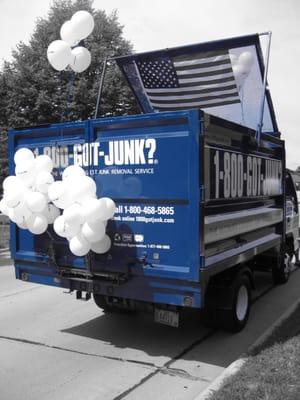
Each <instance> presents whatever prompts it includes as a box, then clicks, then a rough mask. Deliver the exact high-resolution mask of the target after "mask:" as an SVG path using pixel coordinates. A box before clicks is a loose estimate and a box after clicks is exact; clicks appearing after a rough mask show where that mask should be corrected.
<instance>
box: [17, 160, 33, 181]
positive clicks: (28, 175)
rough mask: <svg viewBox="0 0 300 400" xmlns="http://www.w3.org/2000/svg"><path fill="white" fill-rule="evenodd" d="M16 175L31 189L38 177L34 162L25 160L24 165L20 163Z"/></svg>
mask: <svg viewBox="0 0 300 400" xmlns="http://www.w3.org/2000/svg"><path fill="white" fill-rule="evenodd" d="M15 173H16V176H17V177H18V178H19V179H20V180H21V182H22V183H23V184H24V185H25V186H27V187H31V186H32V185H33V183H34V181H35V176H36V169H35V163H34V160H24V161H23V162H22V163H18V164H17V165H16V169H15Z"/></svg>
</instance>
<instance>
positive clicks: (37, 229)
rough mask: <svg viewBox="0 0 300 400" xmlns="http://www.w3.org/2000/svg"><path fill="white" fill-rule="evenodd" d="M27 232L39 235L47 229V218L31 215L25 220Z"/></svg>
mask: <svg viewBox="0 0 300 400" xmlns="http://www.w3.org/2000/svg"><path fill="white" fill-rule="evenodd" d="M27 226H28V230H29V231H30V232H31V233H33V234H34V235H41V234H42V233H44V232H46V230H47V227H48V222H47V218H46V217H45V216H44V215H42V214H32V216H31V217H30V218H29V219H28V220H27Z"/></svg>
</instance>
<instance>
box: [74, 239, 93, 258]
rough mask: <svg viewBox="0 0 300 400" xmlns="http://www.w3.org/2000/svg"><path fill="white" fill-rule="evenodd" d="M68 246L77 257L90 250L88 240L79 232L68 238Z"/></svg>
mask: <svg viewBox="0 0 300 400" xmlns="http://www.w3.org/2000/svg"><path fill="white" fill-rule="evenodd" d="M69 247H70V250H71V252H72V253H73V254H74V255H75V256H78V257H82V256H85V255H86V254H87V253H88V252H89V251H90V244H89V242H88V241H87V240H86V239H85V238H84V237H83V236H82V235H80V234H79V235H76V236H74V237H73V238H72V239H71V240H70V245H69Z"/></svg>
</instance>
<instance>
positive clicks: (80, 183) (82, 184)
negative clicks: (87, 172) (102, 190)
mask: <svg viewBox="0 0 300 400" xmlns="http://www.w3.org/2000/svg"><path fill="white" fill-rule="evenodd" d="M67 184H68V187H69V190H70V193H71V197H72V199H73V200H74V201H76V202H78V203H83V202H84V201H85V199H87V198H89V197H95V196H96V191H97V187H96V183H95V181H94V180H93V179H92V178H90V177H89V176H78V177H76V178H71V177H70V179H68V180H67Z"/></svg>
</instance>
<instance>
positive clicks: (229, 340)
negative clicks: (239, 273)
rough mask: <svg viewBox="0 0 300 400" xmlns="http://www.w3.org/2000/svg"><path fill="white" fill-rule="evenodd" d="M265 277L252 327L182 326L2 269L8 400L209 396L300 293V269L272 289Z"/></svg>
mask: <svg viewBox="0 0 300 400" xmlns="http://www.w3.org/2000/svg"><path fill="white" fill-rule="evenodd" d="M270 286H271V279H270V277H269V276H267V277H266V276H260V277H259V279H258V289H257V291H256V296H257V295H259V294H260V293H263V292H264V291H266V290H267V293H266V294H264V296H263V297H260V298H259V299H258V300H257V301H256V302H255V303H254V304H253V307H252V312H251V316H250V320H249V323H248V325H247V327H246V329H245V330H244V331H243V332H241V333H239V334H237V335H231V334H228V333H226V332H223V331H216V332H213V331H211V330H209V329H208V328H206V327H205V326H204V325H203V324H202V322H201V319H200V318H199V317H197V316H196V315H193V316H188V315H187V316H186V317H185V319H184V321H183V324H182V326H181V327H180V328H179V329H173V328H169V327H165V326H160V325H156V324H154V323H153V321H152V318H151V316H148V315H146V316H145V315H120V314H119V315H117V314H115V315H105V314H103V313H102V311H101V310H100V309H98V308H97V307H96V306H95V304H94V303H93V302H92V301H89V302H83V301H76V300H75V296H74V295H69V294H65V293H63V291H62V290H61V289H57V288H51V287H46V286H39V285H34V284H30V283H25V282H20V281H16V280H15V279H14V271H13V268H12V267H9V266H1V267H0V317H1V318H0V398H1V400H19V399H26V400H41V399H42V400H50V399H51V400H56V399H57V400H58V399H59V400H62V399H63V400H69V399H70V400H77V399H78V400H79V399H80V400H81V399H84V400H100V399H101V400H106V399H107V400H117V399H126V400H133V399H136V400H140V399H143V400H148V399H149V400H150V399H160V400H169V399H170V400H171V399H172V400H177V399H180V400H185V399H194V397H195V396H196V395H197V394H198V393H199V392H201V391H202V390H204V389H205V388H206V387H207V385H208V384H209V383H210V382H211V381H212V380H213V379H214V378H216V377H217V376H218V375H219V374H220V373H221V372H222V371H223V369H224V368H225V367H226V366H228V365H229V364H230V363H231V362H232V361H234V360H235V359H236V358H237V357H238V356H239V355H241V354H242V353H243V352H245V351H247V348H248V347H249V346H250V345H251V344H252V343H253V342H254V341H255V340H256V339H257V338H258V337H259V336H260V335H261V334H262V333H263V332H264V331H265V330H266V329H267V328H268V326H269V325H270V324H271V323H272V322H273V321H275V320H276V319H277V318H278V317H279V316H280V315H281V314H282V313H283V312H284V311H285V310H286V309H287V308H288V307H289V306H290V305H291V304H292V303H293V302H294V301H295V300H296V299H297V298H298V297H299V293H300V271H299V270H297V271H296V272H294V273H293V275H292V278H291V280H290V282H289V283H288V286H280V287H276V288H273V289H271V290H268V288H270Z"/></svg>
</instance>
